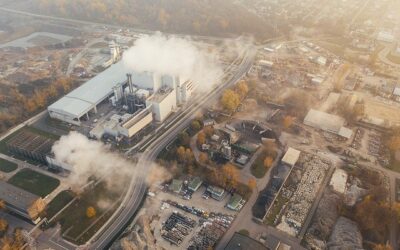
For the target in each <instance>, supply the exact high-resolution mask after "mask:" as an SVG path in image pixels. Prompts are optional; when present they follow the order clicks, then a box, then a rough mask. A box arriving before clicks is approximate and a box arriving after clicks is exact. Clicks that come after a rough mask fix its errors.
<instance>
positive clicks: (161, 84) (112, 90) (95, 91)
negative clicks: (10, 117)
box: [48, 62, 197, 132]
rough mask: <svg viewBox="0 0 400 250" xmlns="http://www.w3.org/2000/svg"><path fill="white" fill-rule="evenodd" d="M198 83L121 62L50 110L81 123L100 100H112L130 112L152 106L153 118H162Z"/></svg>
mask: <svg viewBox="0 0 400 250" xmlns="http://www.w3.org/2000/svg"><path fill="white" fill-rule="evenodd" d="M196 87H197V85H196V84H194V83H193V82H191V81H187V80H185V81H184V80H182V79H180V78H179V77H173V76H168V75H158V74H155V73H152V72H134V71H132V70H130V69H128V68H127V67H126V66H125V65H124V64H123V63H122V62H118V63H115V64H113V65H111V66H110V67H109V68H108V69H106V70H105V71H103V72H102V73H100V74H98V75H97V76H96V77H94V78H92V79H91V80H89V81H88V82H86V83H85V84H83V85H81V86H80V87H78V88H77V89H75V90H73V91H72V92H70V93H69V94H67V95H65V96H64V97H62V98H61V99H59V100H58V101H57V102H55V103H53V104H52V105H50V106H49V107H48V112H49V115H50V117H52V118H54V119H58V120H61V121H64V122H67V123H71V124H75V125H78V126H80V125H81V121H82V119H83V120H88V119H90V115H91V114H92V113H97V107H98V105H99V104H101V103H106V102H109V103H111V104H112V105H113V106H115V107H118V106H120V107H123V108H124V109H125V110H126V111H127V112H129V113H130V114H138V111H140V110H143V109H145V108H150V109H151V111H152V112H153V117H154V120H156V121H158V122H162V121H163V120H164V119H165V118H166V117H167V116H168V115H169V114H170V113H171V112H172V110H173V109H175V108H176V107H177V106H178V105H181V104H183V103H185V102H187V101H188V100H189V99H190V98H191V96H192V95H193V92H194V91H195V89H196ZM109 125H112V124H109ZM115 126H117V124H115ZM98 132H99V131H98Z"/></svg>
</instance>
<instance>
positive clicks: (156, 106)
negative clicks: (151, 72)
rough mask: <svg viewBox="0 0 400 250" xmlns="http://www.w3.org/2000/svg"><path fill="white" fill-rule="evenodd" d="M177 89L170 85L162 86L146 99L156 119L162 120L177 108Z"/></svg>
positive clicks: (147, 105)
mask: <svg viewBox="0 0 400 250" xmlns="http://www.w3.org/2000/svg"><path fill="white" fill-rule="evenodd" d="M176 98H177V97H176V91H174V89H171V88H169V87H165V88H161V89H159V90H158V91H157V93H155V94H154V95H152V96H151V97H150V98H149V99H147V100H146V107H150V108H151V110H152V111H153V116H154V120H156V121H158V122H162V121H163V120H165V118H167V117H168V115H170V114H171V112H172V111H173V110H174V109H175V108H176V105H177V99H176Z"/></svg>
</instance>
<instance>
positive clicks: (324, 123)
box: [304, 109, 345, 133]
mask: <svg viewBox="0 0 400 250" xmlns="http://www.w3.org/2000/svg"><path fill="white" fill-rule="evenodd" d="M304 123H305V124H307V125H310V126H311V125H312V126H314V127H318V128H320V129H323V130H328V131H331V132H335V133H338V132H339V130H340V128H341V127H343V125H344V124H345V120H344V119H343V118H342V117H339V116H337V115H332V114H328V113H325V112H322V111H318V110H315V109H311V110H310V111H309V112H308V114H307V116H306V117H305V118H304Z"/></svg>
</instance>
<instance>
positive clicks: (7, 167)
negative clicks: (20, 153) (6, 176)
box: [0, 158, 18, 173]
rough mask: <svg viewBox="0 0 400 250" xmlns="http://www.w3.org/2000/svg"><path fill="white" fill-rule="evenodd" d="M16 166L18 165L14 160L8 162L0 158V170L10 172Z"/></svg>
mask: <svg viewBox="0 0 400 250" xmlns="http://www.w3.org/2000/svg"><path fill="white" fill-rule="evenodd" d="M17 168H18V165H17V164H15V163H14V162H10V161H7V160H4V159H1V158H0V171H2V172H4V173H10V172H12V171H14V170H16V169H17Z"/></svg>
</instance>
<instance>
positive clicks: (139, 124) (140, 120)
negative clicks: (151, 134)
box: [118, 109, 153, 138]
mask: <svg viewBox="0 0 400 250" xmlns="http://www.w3.org/2000/svg"><path fill="white" fill-rule="evenodd" d="M152 122H153V115H152V113H151V111H150V110H149V109H143V110H142V111H140V112H139V113H138V114H137V115H135V116H133V117H132V118H131V119H129V120H127V121H125V122H123V123H121V124H120V126H119V127H118V130H119V132H120V134H122V135H123V136H125V137H128V138H131V137H133V136H135V135H136V134H137V133H139V132H140V131H142V130H143V129H144V128H146V127H147V126H149V125H150V124H151V123H152Z"/></svg>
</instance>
